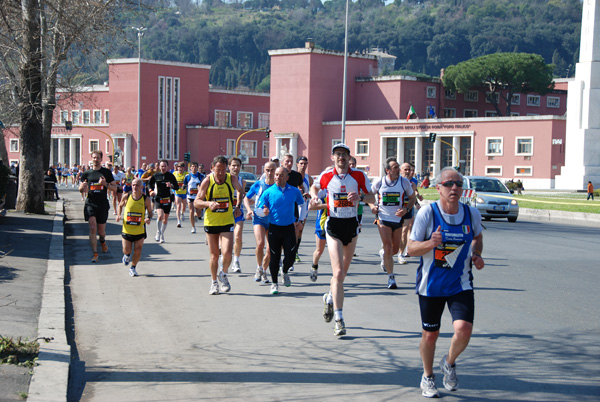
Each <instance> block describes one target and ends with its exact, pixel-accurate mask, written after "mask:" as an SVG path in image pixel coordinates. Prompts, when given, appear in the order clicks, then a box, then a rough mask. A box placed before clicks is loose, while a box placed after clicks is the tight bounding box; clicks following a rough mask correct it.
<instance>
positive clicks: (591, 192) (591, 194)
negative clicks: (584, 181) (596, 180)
mask: <svg viewBox="0 0 600 402" xmlns="http://www.w3.org/2000/svg"><path fill="white" fill-rule="evenodd" d="M587 192H588V196H587V199H588V200H589V199H590V197H592V201H594V185H593V184H592V182H591V181H588V185H587Z"/></svg>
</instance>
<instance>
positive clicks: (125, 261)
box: [123, 254, 131, 266]
mask: <svg viewBox="0 0 600 402" xmlns="http://www.w3.org/2000/svg"><path fill="white" fill-rule="evenodd" d="M130 262H131V254H130V255H127V254H123V265H125V266H128V265H129V263H130Z"/></svg>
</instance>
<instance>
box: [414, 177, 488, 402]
mask: <svg viewBox="0 0 600 402" xmlns="http://www.w3.org/2000/svg"><path fill="white" fill-rule="evenodd" d="M435 183H436V188H437V191H438V193H439V194H440V199H439V200H438V201H437V202H434V203H433V204H430V205H426V206H424V207H423V208H421V210H419V213H418V214H417V218H416V220H415V225H414V229H413V231H412V232H411V234H410V240H409V242H408V252H409V254H410V255H411V256H416V257H419V256H420V257H421V262H420V264H419V268H418V269H417V283H416V292H417V294H418V295H419V306H420V310H421V324H422V328H423V331H422V335H421V343H420V346H419V350H420V353H421V359H422V360H423V376H422V377H421V390H422V394H423V396H425V397H428V398H437V397H438V396H439V393H438V390H437V388H436V385H435V376H434V375H433V359H434V355H435V345H436V342H437V339H438V337H439V334H440V323H441V318H442V313H443V311H444V307H445V305H446V304H448V310H449V311H450V314H451V315H452V325H453V327H454V336H453V337H452V340H451V342H450V350H449V352H448V354H447V355H445V356H444V357H443V358H442V360H441V361H440V368H441V370H442V372H443V374H444V379H443V384H444V387H445V388H446V389H447V390H448V391H455V390H456V389H458V378H457V376H456V365H455V363H456V359H457V358H458V356H459V355H460V354H461V353H462V352H463V351H464V350H465V349H466V347H467V345H468V344H469V340H470V338H471V333H472V331H473V318H474V315H475V299H474V296H473V273H472V266H473V265H474V266H475V268H477V269H478V270H479V269H482V268H483V267H484V266H485V262H484V261H483V258H482V257H481V253H482V251H483V235H482V228H481V214H480V213H479V211H478V210H477V209H476V208H474V207H471V206H467V205H465V204H462V203H460V201H459V200H460V197H461V195H462V186H463V177H462V175H461V174H460V173H459V172H458V171H456V170H455V169H454V168H452V167H445V168H443V169H442V170H440V172H439V173H438V174H437V175H436V181H435Z"/></svg>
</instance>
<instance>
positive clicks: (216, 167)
mask: <svg viewBox="0 0 600 402" xmlns="http://www.w3.org/2000/svg"><path fill="white" fill-rule="evenodd" d="M211 170H212V173H211V174H209V175H208V176H207V177H206V178H205V179H204V180H203V181H202V184H201V185H200V190H199V192H198V196H197V197H196V200H195V201H194V207H196V208H206V213H205V214H204V231H205V232H206V238H207V241H208V248H209V251H210V273H211V276H212V285H211V287H210V292H209V294H211V295H215V294H218V293H219V284H218V282H217V277H218V279H219V281H221V290H222V291H224V292H229V291H230V290H231V285H230V284H229V280H228V279H227V271H228V270H229V265H230V264H231V252H232V249H233V227H234V222H235V218H236V217H238V216H240V214H241V213H242V211H241V210H240V205H241V202H242V197H243V196H244V190H243V189H242V186H241V185H240V182H239V180H238V178H237V176H235V175H231V174H230V173H227V158H226V157H224V156H222V155H219V156H216V157H215V158H214V159H213V161H212V164H211ZM234 190H235V191H237V197H236V203H235V207H234V195H233V194H234ZM219 241H220V244H221V250H220V253H221V254H222V255H223V270H222V271H218V267H219V262H218V261H219Z"/></svg>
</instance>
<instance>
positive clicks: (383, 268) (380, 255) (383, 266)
mask: <svg viewBox="0 0 600 402" xmlns="http://www.w3.org/2000/svg"><path fill="white" fill-rule="evenodd" d="M383 254H384V251H383V249H381V250H379V258H381V270H382V271H383V272H386V271H385V262H384V261H383Z"/></svg>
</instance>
